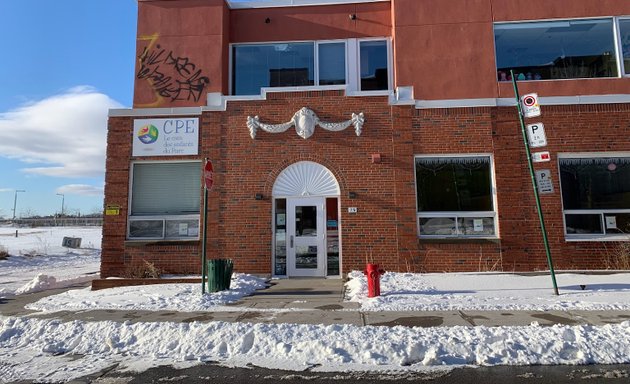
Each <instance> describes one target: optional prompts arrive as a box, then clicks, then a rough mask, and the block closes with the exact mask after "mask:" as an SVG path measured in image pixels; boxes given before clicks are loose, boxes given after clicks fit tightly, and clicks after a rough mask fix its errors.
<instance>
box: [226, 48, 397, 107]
mask: <svg viewBox="0 0 630 384" xmlns="http://www.w3.org/2000/svg"><path fill="white" fill-rule="evenodd" d="M388 47H389V44H388V41H387V40H384V39H380V40H375V39H369V40H356V39H349V40H335V41H309V42H281V43H261V44H234V45H233V46H232V94H233V95H259V94H260V90H261V88H267V87H308V86H328V85H348V87H349V88H350V89H351V90H355V91H356V90H360V91H375V90H387V89H389V71H388V67H389V65H388V63H389V59H388V57H389V56H388V49H389V48H388ZM357 56H358V57H357Z"/></svg>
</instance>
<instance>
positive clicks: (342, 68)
mask: <svg viewBox="0 0 630 384" xmlns="http://www.w3.org/2000/svg"><path fill="white" fill-rule="evenodd" d="M318 52H319V55H318V56H319V85H338V84H345V83H346V44H345V43H320V44H318Z"/></svg>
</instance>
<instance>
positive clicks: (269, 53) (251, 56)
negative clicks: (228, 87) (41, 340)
mask: <svg viewBox="0 0 630 384" xmlns="http://www.w3.org/2000/svg"><path fill="white" fill-rule="evenodd" d="M233 58H234V67H233V87H234V94H235V95H258V94H260V88H262V87H292V86H305V85H313V84H314V81H315V74H314V71H315V65H314V60H315V54H314V44H313V43H277V44H245V45H235V46H234V47H233Z"/></svg>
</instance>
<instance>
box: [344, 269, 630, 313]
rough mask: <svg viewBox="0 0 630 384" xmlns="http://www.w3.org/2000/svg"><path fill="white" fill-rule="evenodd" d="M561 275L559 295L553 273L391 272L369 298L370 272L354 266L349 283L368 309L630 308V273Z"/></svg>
mask: <svg viewBox="0 0 630 384" xmlns="http://www.w3.org/2000/svg"><path fill="white" fill-rule="evenodd" d="M556 280H557V284H558V290H559V292H560V295H559V296H556V295H554V292H553V284H552V281H551V277H550V275H549V274H548V273H545V274H541V275H537V276H532V275H528V276H522V275H516V274H508V273H506V274H497V273H448V274H444V273H429V274H422V275H420V274H415V273H385V274H384V275H383V276H382V277H381V293H382V295H381V296H379V297H375V298H368V297H367V282H366V279H365V277H364V276H363V274H362V273H360V272H351V273H350V281H349V282H348V283H347V288H348V293H349V297H350V300H351V301H357V302H359V303H361V309H362V310H364V311H452V310H476V311H510V310H512V311H551V310H556V311H570V310H586V311H595V310H630V273H611V274H574V273H558V274H556ZM582 286H583V287H582Z"/></svg>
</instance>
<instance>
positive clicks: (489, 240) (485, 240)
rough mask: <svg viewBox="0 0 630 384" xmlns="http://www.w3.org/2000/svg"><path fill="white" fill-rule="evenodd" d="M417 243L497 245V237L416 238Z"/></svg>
mask: <svg viewBox="0 0 630 384" xmlns="http://www.w3.org/2000/svg"><path fill="white" fill-rule="evenodd" d="M418 242H419V243H421V244H422V243H424V244H460V243H472V244H499V243H500V242H501V239H500V238H499V237H418Z"/></svg>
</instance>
